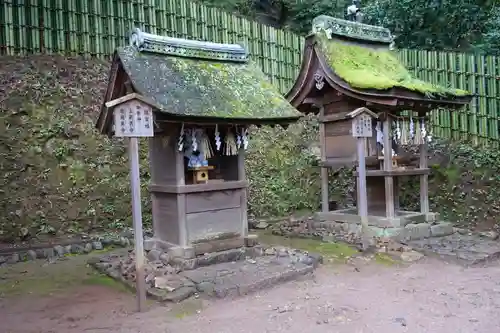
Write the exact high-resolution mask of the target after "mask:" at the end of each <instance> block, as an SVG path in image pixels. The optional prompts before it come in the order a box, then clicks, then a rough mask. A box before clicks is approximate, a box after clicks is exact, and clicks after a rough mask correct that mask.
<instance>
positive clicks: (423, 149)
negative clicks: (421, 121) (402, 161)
mask: <svg viewBox="0 0 500 333" xmlns="http://www.w3.org/2000/svg"><path fill="white" fill-rule="evenodd" d="M423 140H424V142H423V144H421V145H420V165H419V167H420V169H426V168H427V142H426V138H423ZM420 212H421V213H424V214H427V213H429V175H428V174H427V173H426V174H423V175H420Z"/></svg>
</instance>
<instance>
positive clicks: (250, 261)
mask: <svg viewBox="0 0 500 333" xmlns="http://www.w3.org/2000/svg"><path fill="white" fill-rule="evenodd" d="M247 262H248V263H250V264H256V263H257V261H255V259H247Z"/></svg>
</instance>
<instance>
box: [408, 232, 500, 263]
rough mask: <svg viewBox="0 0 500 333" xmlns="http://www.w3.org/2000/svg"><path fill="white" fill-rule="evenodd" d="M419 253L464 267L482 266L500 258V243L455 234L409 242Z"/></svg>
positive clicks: (474, 236)
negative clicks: (434, 256)
mask: <svg viewBox="0 0 500 333" xmlns="http://www.w3.org/2000/svg"><path fill="white" fill-rule="evenodd" d="M408 245H409V246H411V247H412V248H414V249H415V250H417V251H420V252H423V253H425V254H427V255H436V256H438V257H440V258H442V259H445V260H452V261H455V262H457V263H460V264H464V265H480V264H485V263H488V262H491V261H495V260H497V259H498V258H500V242H499V241H495V240H490V239H487V238H484V237H480V236H477V235H461V234H459V233H455V234H453V235H449V236H444V237H432V238H428V239H420V240H414V241H411V242H409V244H408Z"/></svg>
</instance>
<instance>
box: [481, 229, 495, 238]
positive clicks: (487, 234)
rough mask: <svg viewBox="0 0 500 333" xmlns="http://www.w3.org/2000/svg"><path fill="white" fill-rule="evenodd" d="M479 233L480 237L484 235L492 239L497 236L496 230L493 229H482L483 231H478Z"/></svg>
mask: <svg viewBox="0 0 500 333" xmlns="http://www.w3.org/2000/svg"><path fill="white" fill-rule="evenodd" d="M479 235H480V236H481V237H486V238H489V239H492V240H497V239H498V237H499V235H498V232H496V231H493V230H491V231H483V232H481V233H479Z"/></svg>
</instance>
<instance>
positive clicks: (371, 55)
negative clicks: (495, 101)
mask: <svg viewBox="0 0 500 333" xmlns="http://www.w3.org/2000/svg"><path fill="white" fill-rule="evenodd" d="M317 35H318V40H319V44H320V46H321V48H322V50H323V53H324V54H325V56H326V58H327V60H328V62H329V64H330V66H331V67H332V69H334V70H335V73H336V74H337V75H338V76H340V77H341V78H342V79H344V80H345V81H346V82H347V83H349V84H350V85H351V86H352V87H354V88H360V89H378V90H385V89H391V88H397V87H400V88H406V89H409V90H412V91H416V92H419V93H422V94H426V95H442V96H450V95H451V96H464V95H468V94H469V93H468V92H467V91H464V90H460V89H452V88H448V87H443V86H438V85H435V84H432V83H430V82H426V81H422V80H419V79H417V78H415V77H413V76H412V74H411V73H410V72H409V71H408V70H407V69H406V68H405V67H404V66H403V64H401V62H400V61H399V60H398V58H397V56H396V55H395V54H394V53H393V52H392V51H390V50H384V49H371V48H366V47H361V46H358V45H352V44H347V43H343V42H340V41H335V40H329V39H327V38H326V36H324V33H318V34H317Z"/></svg>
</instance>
